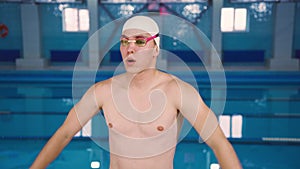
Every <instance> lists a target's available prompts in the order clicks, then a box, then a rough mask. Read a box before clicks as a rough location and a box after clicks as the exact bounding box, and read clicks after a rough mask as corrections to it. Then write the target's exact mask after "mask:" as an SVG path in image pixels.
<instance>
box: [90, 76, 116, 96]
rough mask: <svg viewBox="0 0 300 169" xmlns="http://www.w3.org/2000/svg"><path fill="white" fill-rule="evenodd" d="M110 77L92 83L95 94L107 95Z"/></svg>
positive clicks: (110, 81) (109, 87)
mask: <svg viewBox="0 0 300 169" xmlns="http://www.w3.org/2000/svg"><path fill="white" fill-rule="evenodd" d="M111 83H112V78H110V79H107V80H103V81H100V82H97V83H95V84H94V85H93V87H94V89H95V93H96V94H101V95H107V94H108V92H109V91H110V89H111Z"/></svg>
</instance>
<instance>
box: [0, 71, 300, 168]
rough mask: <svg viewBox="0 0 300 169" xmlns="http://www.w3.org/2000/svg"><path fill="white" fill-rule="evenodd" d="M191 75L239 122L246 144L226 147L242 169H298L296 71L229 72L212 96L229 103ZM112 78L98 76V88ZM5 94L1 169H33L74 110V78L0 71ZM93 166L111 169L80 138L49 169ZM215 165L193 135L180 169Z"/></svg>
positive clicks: (180, 153)
mask: <svg viewBox="0 0 300 169" xmlns="http://www.w3.org/2000/svg"><path fill="white" fill-rule="evenodd" d="M171 73H174V74H176V73H178V72H171ZM180 74H181V75H182V77H183V80H185V81H189V80H190V79H189V78H186V79H185V76H184V73H180ZM194 75H195V77H196V79H197V84H198V88H199V92H200V94H201V96H202V97H203V99H204V101H205V102H206V103H207V104H208V105H210V103H211V101H212V99H213V101H214V102H222V101H225V108H224V112H223V115H227V116H229V117H233V116H234V115H242V132H241V134H242V137H240V138H232V137H231V136H229V140H230V141H231V142H232V144H233V146H234V148H235V149H236V151H237V154H238V156H239V158H240V160H241V162H242V165H243V166H244V168H245V169H298V168H300V161H299V156H300V112H299V110H300V104H299V103H300V73H299V72H226V74H225V75H226V84H227V86H225V87H226V88H224V86H217V88H216V89H215V90H220V91H222V90H224V91H226V92H227V95H226V97H225V96H224V95H220V96H218V97H212V96H211V93H212V91H211V82H210V80H209V77H208V76H207V74H206V73H205V72H194ZM111 76H112V72H109V71H107V72H99V73H98V74H97V76H96V80H95V81H100V80H103V79H106V78H109V77H111ZM81 78H82V79H80V80H81V81H82V82H84V81H85V78H86V77H85V76H84V73H83V76H82V77H81ZM79 86H80V85H79ZM0 92H1V96H0V97H1V98H0V129H1V130H0V135H1V139H0V168H1V169H2V168H3V169H22V168H28V166H29V165H30V163H31V162H32V161H33V160H34V158H35V156H36V155H37V153H38V152H39V151H40V149H41V148H42V146H43V145H44V144H45V143H46V141H47V139H49V137H50V136H51V135H52V134H53V133H54V132H55V130H56V129H57V128H58V127H59V126H60V125H61V124H62V122H63V121H64V118H65V117H66V115H67V113H68V111H69V109H70V108H71V107H72V106H73V100H72V98H73V96H72V71H40V72H38V71H7V72H0ZM76 99H77V100H78V99H79V97H78V98H76V97H75V100H76ZM92 161H99V162H100V163H101V167H100V168H103V169H106V168H108V165H109V154H108V152H107V151H105V150H103V149H102V148H100V147H99V146H97V145H96V144H95V143H94V142H93V141H91V140H90V138H89V137H76V138H74V139H73V141H72V142H71V143H70V144H69V145H68V146H67V147H66V149H65V150H64V151H63V152H62V153H61V155H60V156H59V157H58V158H57V160H55V161H54V162H53V163H52V164H51V165H50V166H49V167H48V168H49V169H62V168H80V169H82V168H90V163H91V162H92ZM212 163H217V161H216V159H215V157H214V155H213V153H212V151H211V150H210V149H209V148H208V147H207V146H206V145H205V144H202V143H198V135H197V134H196V132H195V131H194V130H191V131H190V133H189V134H188V135H187V136H186V137H185V139H184V140H183V141H181V142H180V144H179V145H178V147H177V150H176V155H175V161H174V164H175V165H174V166H175V169H209V167H210V165H211V164H212Z"/></svg>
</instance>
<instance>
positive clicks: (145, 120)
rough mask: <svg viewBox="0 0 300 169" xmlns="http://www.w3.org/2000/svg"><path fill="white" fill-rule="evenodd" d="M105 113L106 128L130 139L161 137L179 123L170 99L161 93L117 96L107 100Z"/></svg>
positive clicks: (104, 107)
mask: <svg viewBox="0 0 300 169" xmlns="http://www.w3.org/2000/svg"><path fill="white" fill-rule="evenodd" d="M151 97H152V98H151ZM126 99H128V100H126ZM102 109H103V111H104V115H105V119H106V123H107V126H108V127H109V128H110V129H113V130H115V131H117V132H119V133H122V134H124V135H126V136H129V137H136V138H145V137H151V136H156V135H159V134H161V133H163V132H165V131H167V130H169V129H171V128H173V127H174V125H176V120H177V109H176V108H175V107H174V105H173V104H172V101H171V99H170V98H168V95H167V94H164V95H162V93H161V92H157V93H155V92H154V93H152V94H150V96H149V95H148V96H147V95H145V94H141V93H140V94H137V95H133V96H130V98H128V96H127V98H126V97H125V96H122V94H121V95H120V93H118V94H117V95H115V96H114V97H113V96H111V97H108V98H107V100H106V102H105V104H104V105H103V107H102Z"/></svg>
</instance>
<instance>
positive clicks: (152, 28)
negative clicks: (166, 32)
mask: <svg viewBox="0 0 300 169" xmlns="http://www.w3.org/2000/svg"><path fill="white" fill-rule="evenodd" d="M127 29H140V30H143V31H145V32H147V33H149V34H150V35H151V36H154V35H156V34H158V33H159V28H158V25H157V23H156V22H155V21H154V20H153V19H152V18H150V17H147V16H134V17H132V18H130V19H128V20H127V21H126V22H125V24H124V26H123V30H122V32H124V31H125V30H127ZM154 41H155V43H156V45H157V46H158V47H159V41H160V38H159V37H157V38H154Z"/></svg>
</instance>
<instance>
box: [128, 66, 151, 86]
mask: <svg viewBox="0 0 300 169" xmlns="http://www.w3.org/2000/svg"><path fill="white" fill-rule="evenodd" d="M156 74H157V70H156V69H155V68H151V69H146V70H143V71H141V72H139V73H136V74H131V76H132V81H131V86H132V87H136V88H149V87H151V86H152V84H153V79H154V78H155V76H156Z"/></svg>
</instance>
